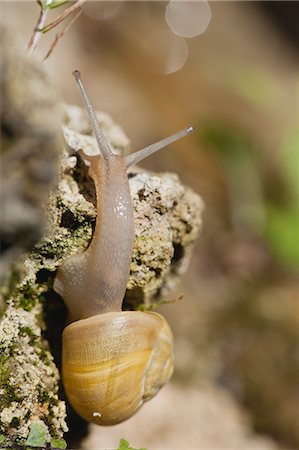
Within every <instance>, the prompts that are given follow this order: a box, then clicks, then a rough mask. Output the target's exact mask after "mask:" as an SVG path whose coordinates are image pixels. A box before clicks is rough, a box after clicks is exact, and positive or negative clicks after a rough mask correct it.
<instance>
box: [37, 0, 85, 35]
mask: <svg viewBox="0 0 299 450" xmlns="http://www.w3.org/2000/svg"><path fill="white" fill-rule="evenodd" d="M85 2H86V0H77V2H76V3H74V4H73V5H72V6H70V7H69V8H67V9H66V10H65V11H64V12H63V13H62V14H60V16H58V17H57V18H56V19H55V20H53V22H51V23H49V24H48V25H46V26H45V27H44V28H40V31H41V32H42V33H46V32H47V31H50V30H52V29H53V28H55V27H56V25H58V24H60V23H61V22H62V21H63V20H64V19H66V18H67V17H68V16H69V15H70V14H72V13H73V12H74V11H76V10H77V9H78V8H80V6H81V5H83V3H85Z"/></svg>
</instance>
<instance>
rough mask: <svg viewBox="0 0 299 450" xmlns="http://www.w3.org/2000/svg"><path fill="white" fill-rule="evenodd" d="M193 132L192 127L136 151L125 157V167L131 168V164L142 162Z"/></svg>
mask: <svg viewBox="0 0 299 450" xmlns="http://www.w3.org/2000/svg"><path fill="white" fill-rule="evenodd" d="M193 131H194V127H188V128H185V129H183V130H181V131H178V132H177V133H175V134H172V135H171V136H168V137H167V138H165V139H162V140H161V141H158V142H155V143H154V144H152V145H149V146H148V147H144V148H143V149H141V150H138V151H137V152H135V153H132V154H130V155H128V156H126V157H125V158H124V159H125V164H126V166H127V167H130V166H132V165H133V164H137V163H138V162H139V161H141V160H143V159H144V158H146V157H147V156H149V155H151V154H152V153H155V152H157V151H158V150H161V149H162V148H164V147H166V146H167V145H169V144H172V143H173V142H175V141H177V140H178V139H181V138H183V137H185V136H187V135H188V134H190V133H192V132H193Z"/></svg>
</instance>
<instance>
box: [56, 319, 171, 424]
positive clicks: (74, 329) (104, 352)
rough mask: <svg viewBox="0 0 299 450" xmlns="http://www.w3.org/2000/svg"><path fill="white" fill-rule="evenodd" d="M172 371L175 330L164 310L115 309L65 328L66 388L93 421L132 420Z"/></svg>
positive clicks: (64, 362)
mask: <svg viewBox="0 0 299 450" xmlns="http://www.w3.org/2000/svg"><path fill="white" fill-rule="evenodd" d="M172 371H173V338H172V333H171V330H170V328H169V326H168V324H167V322H166V321H165V319H164V318H163V317H162V316H161V315H160V314H157V313H154V312H141V311H133V312H132V311H123V312H109V313H105V314H99V315H96V316H93V317H90V318H87V319H83V320H80V321H77V322H73V323H72V324H70V325H68V326H67V327H66V328H65V330H64V332H63V354H62V375H63V381H64V387H65V391H66V394H67V396H68V399H69V401H70V403H71V405H72V406H73V408H74V409H75V410H76V411H77V413H78V414H80V415H81V416H82V417H83V418H84V419H86V420H87V421H89V422H93V423H96V424H98V425H113V424H117V423H119V422H122V421H124V420H126V419H127V418H129V417H130V416H131V415H132V414H134V413H135V412H136V411H137V410H138V409H139V408H140V407H141V406H142V404H143V403H144V402H145V401H147V400H150V399H151V398H152V397H153V396H154V395H155V394H156V393H157V392H158V391H159V389H160V388H161V387H162V386H163V385H164V384H165V383H166V382H167V381H168V379H169V378H170V377H171V374H172Z"/></svg>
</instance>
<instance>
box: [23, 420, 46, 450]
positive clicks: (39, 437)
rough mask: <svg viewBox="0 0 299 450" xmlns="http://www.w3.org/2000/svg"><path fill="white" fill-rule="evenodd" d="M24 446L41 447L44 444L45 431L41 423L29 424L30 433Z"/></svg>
mask: <svg viewBox="0 0 299 450" xmlns="http://www.w3.org/2000/svg"><path fill="white" fill-rule="evenodd" d="M25 444H27V445H33V446H36V447H38V446H40V447H41V446H43V445H45V444H46V430H45V426H44V425H43V424H42V423H41V422H33V423H32V424H31V426H30V433H29V436H28V438H27V440H26V442H25Z"/></svg>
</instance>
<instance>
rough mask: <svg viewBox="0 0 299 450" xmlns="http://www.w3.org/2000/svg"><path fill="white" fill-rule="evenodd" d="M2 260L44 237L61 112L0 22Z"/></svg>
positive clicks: (35, 64)
mask: <svg viewBox="0 0 299 450" xmlns="http://www.w3.org/2000/svg"><path fill="white" fill-rule="evenodd" d="M0 53H1V66H0V83H1V112H0V123H1V152H0V156H1V160H0V170H1V200H0V201H1V215H0V228H1V251H2V254H1V260H0V280H1V279H2V278H3V277H4V276H5V273H6V272H7V271H8V269H9V267H10V264H11V263H12V262H13V261H14V260H15V259H16V258H17V257H18V255H20V254H21V253H22V252H23V251H24V250H27V249H29V248H30V247H31V246H32V245H33V244H34V243H35V242H37V241H38V240H39V239H40V238H41V237H42V235H43V233H44V226H45V222H46V216H45V211H44V203H45V201H47V199H48V196H49V191H50V187H51V184H52V183H53V180H54V178H55V176H56V173H57V167H58V157H59V153H60V150H61V146H62V134H61V131H60V130H61V120H62V108H61V105H59V102H58V101H57V95H56V92H55V90H54V88H53V86H52V85H51V83H50V82H49V79H48V76H47V74H46V72H45V71H44V70H43V67H42V65H41V64H40V62H39V61H38V60H36V59H34V58H33V57H29V56H28V55H27V53H26V52H24V50H23V49H20V48H19V46H18V44H17V43H16V42H15V36H14V35H13V33H11V32H10V31H8V30H7V29H6V28H5V27H4V26H3V25H2V24H1V23H0Z"/></svg>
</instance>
